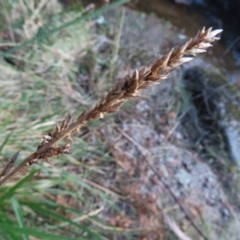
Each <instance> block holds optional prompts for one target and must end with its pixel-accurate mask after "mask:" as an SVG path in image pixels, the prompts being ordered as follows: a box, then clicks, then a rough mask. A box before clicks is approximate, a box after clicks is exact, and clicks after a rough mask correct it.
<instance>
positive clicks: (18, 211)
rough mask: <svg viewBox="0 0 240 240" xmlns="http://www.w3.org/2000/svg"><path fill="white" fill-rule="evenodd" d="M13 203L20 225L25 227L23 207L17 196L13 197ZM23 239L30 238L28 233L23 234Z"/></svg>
mask: <svg viewBox="0 0 240 240" xmlns="http://www.w3.org/2000/svg"><path fill="white" fill-rule="evenodd" d="M11 203H12V207H13V210H14V212H15V215H16V218H17V222H18V225H19V227H20V228H24V227H25V224H24V220H23V215H22V208H21V206H20V204H19V202H18V200H17V199H16V198H15V197H12V198H11ZM23 239H24V240H29V238H28V236H26V235H23Z"/></svg>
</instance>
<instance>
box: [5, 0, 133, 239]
mask: <svg viewBox="0 0 240 240" xmlns="http://www.w3.org/2000/svg"><path fill="white" fill-rule="evenodd" d="M126 2H128V0H120V1H115V2H113V3H112V4H109V5H107V6H105V7H103V8H101V9H97V10H95V11H90V12H87V13H84V14H81V13H79V9H78V10H76V9H71V11H70V10H64V9H62V7H61V6H60V5H59V4H58V3H57V2H56V1H51V2H46V3H45V5H44V6H42V7H41V8H39V9H38V7H39V4H40V3H38V2H35V3H34V1H29V2H27V3H26V1H17V0H12V1H11V4H10V2H9V1H2V7H1V13H2V12H3V11H4V14H6V15H7V16H8V17H9V22H6V21H5V18H4V15H2V14H1V18H3V21H1V22H4V23H5V25H4V26H3V27H2V28H1V29H0V30H1V31H7V30H8V29H9V28H11V29H12V31H13V34H14V36H15V38H16V39H17V42H18V44H15V43H11V44H13V46H14V45H15V46H14V47H12V46H10V45H11V44H10V45H9V41H10V40H6V39H1V42H2V44H6V47H4V48H1V49H2V51H0V57H1V58H2V59H0V70H1V75H0V153H1V155H0V162H1V168H2V167H3V166H4V165H5V164H6V162H7V159H9V158H10V157H11V156H12V155H13V154H14V153H16V152H17V151H18V150H20V156H19V159H18V160H17V164H18V163H19V162H21V161H22V159H23V158H24V157H26V156H27V155H29V154H30V153H31V152H33V151H35V149H36V147H37V146H38V145H39V144H40V141H41V136H42V134H43V133H44V132H45V131H47V130H49V129H51V127H53V126H54V125H55V124H56V122H58V121H60V120H61V119H62V118H63V117H64V116H65V115H66V113H68V112H69V110H70V111H71V109H72V110H74V111H76V112H78V113H80V112H81V111H82V110H83V108H84V106H87V105H89V104H91V96H88V95H85V93H84V91H83V89H82V88H81V86H79V83H78V79H77V73H78V66H77V65H76V62H75V58H74V57H73V56H76V55H77V54H78V53H79V52H84V51H88V50H89V49H91V48H92V46H93V44H94V38H95V36H94V35H91V34H90V31H89V29H88V22H87V20H90V19H94V18H96V17H97V16H101V15H102V14H103V13H104V12H105V11H107V10H109V9H112V8H114V7H117V6H120V5H121V4H124V3H126ZM21 4H24V5H21ZM31 4H32V5H31ZM51 4H52V5H51ZM54 4H55V5H54ZM53 6H54V7H53ZM19 9H21V10H22V12H21V11H20V13H19V12H18V11H19ZM16 13H18V14H16ZM14 14H15V15H14ZM1 20H2V19H1ZM38 24H40V25H41V26H39V25H38ZM6 60H7V61H6ZM66 89H67V90H66ZM98 124H99V123H98ZM94 126H95V125H94ZM94 126H92V127H94ZM74 144H75V145H76V146H80V147H73V148H74V149H75V151H74V152H73V154H72V155H69V156H65V157H61V158H60V159H59V160H56V162H55V166H51V167H49V164H47V163H43V164H42V165H38V166H35V168H34V167H32V166H31V167H29V169H28V171H29V170H33V171H32V172H31V173H30V174H28V175H27V176H25V177H23V178H22V177H21V175H20V177H19V178H20V180H19V179H18V180H17V181H16V180H13V181H12V182H11V183H10V184H6V186H2V187H0V239H3V240H5V239H6V240H15V239H16V240H20V239H23V240H29V239H31V237H36V239H51V240H52V239H57V240H58V239H105V237H103V230H101V229H100V228H98V227H93V224H92V223H93V222H95V223H99V224H100V225H104V224H105V223H104V222H103V221H102V220H101V219H99V218H98V217H97V215H96V216H93V217H91V216H88V213H89V212H91V211H94V210H96V209H98V205H97V203H96V202H95V200H94V199H98V201H101V202H105V203H109V204H112V202H113V199H112V198H111V197H110V196H109V194H107V193H105V192H104V191H102V190H99V189H97V188H95V187H93V186H91V185H89V184H88V183H87V182H85V181H83V179H86V177H89V178H91V177H92V176H94V175H95V174H96V172H97V170H96V169H94V168H92V169H90V168H89V167H88V165H86V164H84V162H80V161H79V159H81V158H82V157H85V158H86V157H90V158H91V159H104V160H105V161H106V160H108V159H110V156H109V155H108V154H107V153H106V152H105V147H104V146H103V145H102V146H101V144H100V142H98V145H97V146H89V144H87V142H85V141H84V140H82V139H81V138H79V139H77V140H76V141H75V143H74ZM69 169H76V174H72V173H70V172H69ZM79 169H81V172H80V173H79V172H78V171H79ZM38 174H39V176H40V177H39V178H37V177H36V176H38ZM34 176H35V177H34ZM58 198H61V199H63V201H60V200H59V199H58ZM69 198H70V199H72V200H73V201H74V203H75V205H76V206H75V205H74V204H73V206H72V205H71V204H68V203H67V200H66V199H69ZM65 200H66V202H65Z"/></svg>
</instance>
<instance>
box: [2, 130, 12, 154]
mask: <svg viewBox="0 0 240 240" xmlns="http://www.w3.org/2000/svg"><path fill="white" fill-rule="evenodd" d="M11 135H12V133H9V134H8V135H7V137H6V138H5V140H4V141H3V143H2V145H1V146H0V153H1V152H2V150H3V148H4V146H5V145H6V144H7V142H8V140H9V139H10V137H11Z"/></svg>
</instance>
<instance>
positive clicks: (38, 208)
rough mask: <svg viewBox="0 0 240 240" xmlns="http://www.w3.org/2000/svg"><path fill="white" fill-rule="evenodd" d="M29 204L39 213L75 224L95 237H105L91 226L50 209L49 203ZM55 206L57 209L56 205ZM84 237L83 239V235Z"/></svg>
mask: <svg viewBox="0 0 240 240" xmlns="http://www.w3.org/2000/svg"><path fill="white" fill-rule="evenodd" d="M27 206H28V207H29V208H31V209H32V210H33V211H35V212H38V214H43V215H46V216H50V217H51V218H54V219H56V220H59V221H64V222H68V223H69V224H70V225H74V226H75V227H77V228H79V229H81V230H83V231H85V232H87V233H89V234H90V235H91V236H93V237H95V238H96V237H97V238H98V239H103V238H102V237H101V236H100V235H99V234H97V233H95V232H94V231H92V230H90V229H89V228H87V227H84V226H82V225H80V224H77V223H75V222H73V221H71V220H69V219H67V218H66V217H64V216H62V215H60V214H58V213H56V212H54V211H52V210H50V207H51V206H49V205H48V204H38V203H28V204H27ZM43 206H45V207H43ZM58 207H61V205H58ZM54 208H55V209H56V206H55V207H54ZM82 239H83V237H82Z"/></svg>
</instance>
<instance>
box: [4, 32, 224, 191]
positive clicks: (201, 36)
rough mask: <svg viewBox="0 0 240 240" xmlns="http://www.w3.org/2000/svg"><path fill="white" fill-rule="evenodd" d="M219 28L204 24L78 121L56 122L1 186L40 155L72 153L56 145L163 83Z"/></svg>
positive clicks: (121, 83) (202, 49) (129, 77)
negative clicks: (152, 87)
mask: <svg viewBox="0 0 240 240" xmlns="http://www.w3.org/2000/svg"><path fill="white" fill-rule="evenodd" d="M220 32H222V30H214V31H212V28H209V29H207V30H205V28H203V29H202V30H201V31H199V32H198V33H197V35H196V36H195V37H194V38H193V39H190V40H188V41H187V42H185V43H184V44H182V45H180V46H179V47H177V48H176V49H172V50H170V51H169V52H168V53H167V54H166V55H164V56H163V57H161V58H158V59H156V60H155V61H154V62H153V64H152V65H151V66H148V67H144V68H143V69H141V70H140V71H138V70H135V71H134V72H133V74H132V75H127V76H126V77H125V78H123V79H122V80H120V81H119V82H118V83H117V84H116V85H115V86H114V87H113V88H112V90H111V91H110V92H109V93H108V94H107V96H106V97H105V99H104V100H102V101H100V102H99V103H98V104H97V105H96V106H95V107H94V108H93V109H92V110H90V111H89V112H86V111H84V112H83V113H82V114H81V115H80V116H79V117H78V118H77V120H76V121H73V119H72V117H71V116H70V115H68V116H67V117H66V118H65V119H64V120H63V122H62V123H61V125H57V126H56V128H55V129H54V130H53V131H51V132H49V133H48V134H47V135H45V136H44V139H43V141H42V143H41V144H40V145H39V146H38V148H37V150H36V151H35V152H34V153H32V154H31V155H30V156H29V157H27V158H26V159H25V160H23V162H22V163H21V164H20V165H19V166H17V167H16V168H15V169H14V170H12V171H11V172H10V173H9V174H7V175H6V176H5V177H4V178H3V179H1V180H0V186H1V185H2V184H3V183H5V182H6V181H7V180H9V179H10V178H11V177H12V176H13V175H15V174H16V173H18V172H19V171H20V170H21V169H22V168H24V167H25V166H29V165H32V164H34V163H36V162H37V161H38V160H40V159H43V160H45V161H48V162H50V160H49V159H50V158H51V157H58V156H59V155H60V154H67V153H70V151H71V147H70V144H65V145H62V146H57V145H56V143H57V142H58V141H60V140H63V139H71V136H72V135H73V134H74V133H75V132H80V130H81V128H82V127H83V126H85V125H86V124H87V123H89V122H91V121H95V120H97V119H99V118H104V116H105V115H106V114H107V113H113V112H116V111H117V110H118V109H119V108H120V107H121V106H122V104H123V103H125V102H126V101H128V100H129V99H132V98H134V97H136V96H138V95H139V90H141V89H145V88H147V87H149V86H152V85H155V84H158V83H160V82H161V81H163V80H164V79H166V78H167V77H168V75H169V74H170V73H171V72H172V71H174V70H175V69H177V68H178V67H179V66H181V65H182V64H183V63H185V62H188V61H190V60H192V57H189V55H191V56H195V55H196V54H198V53H203V52H206V49H207V48H208V47H210V46H212V45H211V44H210V43H212V42H214V41H216V40H219V38H218V37H216V35H217V34H219V33H220ZM186 55H187V57H186ZM50 163H51V162H50Z"/></svg>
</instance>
